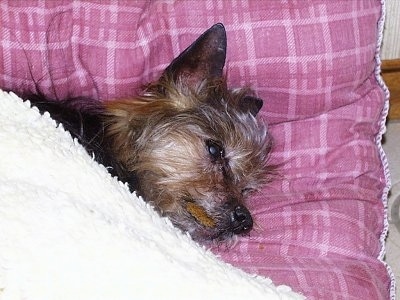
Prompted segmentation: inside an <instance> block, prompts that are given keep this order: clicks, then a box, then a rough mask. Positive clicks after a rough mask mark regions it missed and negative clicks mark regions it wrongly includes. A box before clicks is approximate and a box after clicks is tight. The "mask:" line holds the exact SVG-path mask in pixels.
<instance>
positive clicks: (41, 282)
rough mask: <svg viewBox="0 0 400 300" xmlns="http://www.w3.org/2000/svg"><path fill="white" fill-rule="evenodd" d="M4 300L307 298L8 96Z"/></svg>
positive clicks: (2, 146)
mask: <svg viewBox="0 0 400 300" xmlns="http://www.w3.org/2000/svg"><path fill="white" fill-rule="evenodd" d="M0 299H207V300H208V299H229V300H233V299H240V300H243V299H252V300H254V299H303V297H302V296H300V295H297V294H295V293H294V292H292V291H291V290H290V288H288V287H285V286H279V287H275V286H274V285H273V284H272V282H271V281H270V280H269V279H267V278H261V277H258V276H252V275H249V274H246V273H244V272H243V271H241V270H238V269H235V268H233V267H232V266H230V265H228V264H226V263H224V262H222V261H220V260H219V259H218V258H216V257H215V256H214V255H213V254H212V253H210V252H208V251H206V250H204V249H203V248H201V247H200V246H198V245H197V244H195V243H194V242H193V241H192V240H190V238H189V237H188V236H186V235H184V234H181V233H180V232H179V231H178V230H177V229H175V228H174V227H173V226H172V225H171V224H170V223H169V222H168V220H166V219H163V218H160V217H159V216H158V215H157V214H156V213H155V212H154V211H153V210H152V209H151V208H150V207H149V206H148V205H147V204H145V203H144V202H143V201H142V200H141V199H138V198H137V197H136V196H135V195H132V194H131V193H130V192H129V190H128V188H127V187H126V186H125V185H123V184H121V183H120V182H119V181H118V180H117V179H116V178H112V177H111V176H110V175H109V174H108V173H107V171H106V169H105V168H104V167H103V166H101V165H99V164H98V163H96V162H95V161H94V160H93V159H92V158H91V157H90V156H89V155H88V154H87V153H86V152H85V150H84V149H83V147H82V146H81V145H79V144H78V143H77V142H76V141H73V140H72V138H71V136H70V134H69V133H68V132H66V131H65V130H64V129H63V128H62V127H61V126H59V127H57V125H56V123H55V122H54V121H53V120H52V119H51V118H50V117H49V115H48V114H47V113H46V114H44V115H43V116H42V115H40V113H39V112H38V110H37V109H36V108H31V107H30V103H29V102H23V101H22V100H21V99H20V98H18V97H17V96H16V95H14V94H12V93H10V94H8V93H5V92H3V91H1V90H0Z"/></svg>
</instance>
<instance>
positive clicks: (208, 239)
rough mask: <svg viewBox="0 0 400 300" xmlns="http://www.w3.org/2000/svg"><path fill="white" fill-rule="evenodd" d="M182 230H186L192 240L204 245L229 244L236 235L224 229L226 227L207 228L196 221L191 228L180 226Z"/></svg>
mask: <svg viewBox="0 0 400 300" xmlns="http://www.w3.org/2000/svg"><path fill="white" fill-rule="evenodd" d="M178 227H179V226H178ZM182 230H183V231H185V232H187V233H188V234H189V235H190V237H191V238H192V239H193V240H194V241H196V242H198V243H199V244H202V245H206V246H211V245H219V244H226V245H230V244H231V243H232V241H233V240H235V239H236V237H237V235H236V234H234V233H233V232H232V231H231V230H229V229H226V227H225V228H217V227H216V228H208V227H204V226H201V225H199V224H197V223H196V224H195V225H194V226H192V227H191V228H182Z"/></svg>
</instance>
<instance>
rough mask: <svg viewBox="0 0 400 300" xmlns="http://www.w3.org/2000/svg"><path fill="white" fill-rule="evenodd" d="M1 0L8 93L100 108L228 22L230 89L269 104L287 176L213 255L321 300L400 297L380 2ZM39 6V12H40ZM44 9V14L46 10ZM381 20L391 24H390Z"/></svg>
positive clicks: (282, 174) (276, 159)
mask: <svg viewBox="0 0 400 300" xmlns="http://www.w3.org/2000/svg"><path fill="white" fill-rule="evenodd" d="M107 3H108V2H107V1H101V2H86V1H78V0H76V1H67V0H66V1H53V0H49V1H43V2H37V1H12V0H10V1H2V2H1V4H0V5H1V10H0V11H1V20H2V21H1V22H2V27H1V30H0V48H1V49H0V87H2V88H3V89H11V90H21V89H33V83H32V78H31V77H30V75H29V68H28V66H29V64H31V72H32V75H33V77H34V79H35V80H36V81H37V82H38V83H39V85H40V87H41V88H42V90H43V91H45V93H47V94H48V95H49V96H54V91H53V89H51V85H52V84H54V85H55V86H56V87H57V97H59V98H63V97H65V96H67V95H69V96H77V95H87V96H91V97H96V98H98V99H99V100H102V99H109V98H118V97H123V96H127V95H132V94H135V91H137V89H138V88H139V87H140V86H141V85H142V84H144V83H146V82H148V81H150V80H152V79H155V78H156V77H157V76H158V75H159V74H160V72H161V70H163V68H165V67H166V66H167V64H168V63H169V62H170V61H171V59H172V58H173V57H174V56H176V55H178V54H179V53H180V51H182V50H183V49H184V48H186V47H187V46H188V45H189V44H190V43H191V42H192V41H193V40H194V39H195V38H196V37H197V36H198V35H199V34H201V33H202V32H203V31H204V30H206V29H207V28H208V27H210V26H211V25H212V24H214V23H217V22H223V23H224V24H225V26H226V29H227V34H228V58H227V70H228V80H229V82H230V84H231V86H238V85H241V84H245V83H250V84H251V85H252V87H253V88H254V89H255V90H256V91H257V93H258V95H259V96H260V97H262V98H263V99H264V100H265V105H264V107H263V110H262V114H263V116H264V117H265V118H266V120H267V121H268V122H269V124H270V130H271V133H272V135H273V137H274V151H273V153H272V155H271V163H272V164H276V165H278V166H279V168H278V171H279V174H278V176H276V179H275V181H274V182H273V183H272V184H270V185H269V186H267V187H265V189H264V190H263V191H262V193H260V194H259V195H257V196H255V197H254V198H253V199H252V200H251V201H250V203H249V207H250V208H251V210H252V211H253V213H254V215H255V220H256V229H255V230H253V232H252V233H251V234H250V236H249V237H244V238H240V239H239V241H238V243H237V244H236V246H235V247H233V248H230V249H225V248H224V247H222V248H217V249H214V251H215V252H216V253H218V254H219V255H220V256H221V257H222V258H223V259H224V260H226V261H228V262H230V263H232V264H234V265H236V266H239V267H241V268H243V269H245V270H247V271H249V272H254V273H258V274H262V275H265V276H268V277H270V278H272V279H273V281H274V283H276V284H287V285H290V286H291V287H292V288H293V289H294V290H295V291H298V292H301V293H303V294H304V295H306V296H307V297H308V298H309V299H388V298H389V296H390V294H392V296H393V295H394V292H393V281H391V276H390V272H388V270H387V267H386V265H385V264H384V263H383V262H382V258H383V254H384V249H383V239H384V237H385V234H386V227H387V220H386V217H385V211H384V206H385V201H386V197H387V188H388V174H387V171H386V169H385V166H386V161H385V158H384V155H383V153H382V151H381V145H380V139H381V134H382V130H383V124H384V118H385V115H386V111H387V103H386V102H385V101H386V100H387V97H385V93H384V91H385V90H384V88H383V87H382V86H381V85H380V84H379V83H378V81H377V79H376V77H375V70H376V68H377V66H376V62H375V55H376V51H377V45H378V39H379V38H380V35H381V30H382V26H378V21H379V20H380V18H381V4H380V2H379V1H375V0H363V1H322V0H321V1H318V0H316V1H312V2H311V1H285V2H281V1H275V0H271V1H249V2H247V1H243V2H241V1H235V0H232V1H228V0H226V1H225V0H224V1H219V2H217V1H207V2H206V1H178V2H176V3H169V2H165V1H159V2H157V1H154V2H148V1H145V0H143V1H126V2H124V3H123V5H117V4H114V3H116V2H113V1H109V3H108V4H107ZM30 4H31V6H30ZM38 4H39V5H38ZM379 25H381V23H379Z"/></svg>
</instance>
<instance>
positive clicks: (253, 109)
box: [239, 96, 263, 116]
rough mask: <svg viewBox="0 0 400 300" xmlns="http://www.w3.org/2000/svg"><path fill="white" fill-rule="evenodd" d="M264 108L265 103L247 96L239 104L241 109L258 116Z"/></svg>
mask: <svg viewBox="0 0 400 300" xmlns="http://www.w3.org/2000/svg"><path fill="white" fill-rule="evenodd" d="M262 106H263V101H262V100H261V99H260V98H257V97H253V96H245V97H243V98H242V99H241V100H240V102H239V109H240V110H242V111H244V112H248V113H250V114H252V115H253V116H256V115H257V114H258V112H259V111H260V109H261V108H262Z"/></svg>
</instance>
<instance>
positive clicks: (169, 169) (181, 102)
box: [107, 24, 270, 242]
mask: <svg viewBox="0 0 400 300" xmlns="http://www.w3.org/2000/svg"><path fill="white" fill-rule="evenodd" d="M225 57H226V33H225V29H224V27H223V25H222V24H216V25H214V26H213V27H211V28H210V29H209V30H207V31H206V32H205V33H204V34H203V35H201V36H200V37H199V38H198V39H197V40H196V41H195V42H194V43H193V44H192V45H191V46H190V47H189V48H187V49H186V50H185V51H183V52H182V53H181V54H180V55H179V56H178V57H177V58H176V59H174V60H173V61H172V63H171V64H170V65H169V66H168V67H167V68H166V70H165V71H164V73H163V74H162V75H161V77H160V79H159V80H158V81H156V82H154V83H152V84H150V85H149V86H148V87H147V88H146V89H145V91H144V92H143V94H142V95H141V96H140V97H137V98H134V99H126V100H117V101H113V102H110V103H108V104H107V111H108V114H109V117H110V118H109V119H110V124H109V126H108V134H109V135H110V137H111V139H112V140H113V149H114V153H115V155H116V156H117V158H118V159H119V161H120V162H121V164H122V165H123V167H124V169H125V170H126V171H127V172H128V173H131V174H132V175H134V176H136V177H137V180H138V191H139V194H141V195H142V196H143V197H144V199H145V200H146V201H148V202H150V203H151V204H152V205H153V206H154V207H155V209H156V210H157V211H159V212H160V213H161V214H162V215H164V216H167V217H168V218H169V219H170V220H171V221H172V223H173V224H175V225H176V226H177V227H179V228H181V229H182V230H183V231H186V232H189V233H190V234H191V236H192V238H194V239H195V240H197V241H201V242H206V241H210V240H224V239H226V238H229V237H231V236H232V235H234V234H241V233H247V232H248V231H250V230H251V228H252V226H253V219H252V217H251V214H250V212H249V211H248V210H247V208H246V207H245V204H244V200H245V199H246V198H247V197H248V195H250V194H251V193H252V192H254V191H257V190H258V189H259V188H260V186H261V185H262V184H263V183H264V182H265V181H266V179H268V168H267V165H266V161H267V156H268V153H269V151H270V139H269V136H268V133H267V128H266V126H265V124H264V123H263V122H261V121H260V120H258V119H257V118H256V114H257V113H258V111H259V110H260V108H261V106H262V100H260V99H258V98H256V97H254V95H253V94H252V93H251V91H250V90H249V89H246V88H244V89H235V90H229V89H228V88H227V86H226V82H225V80H224V76H223V67H224V64H225Z"/></svg>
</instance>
